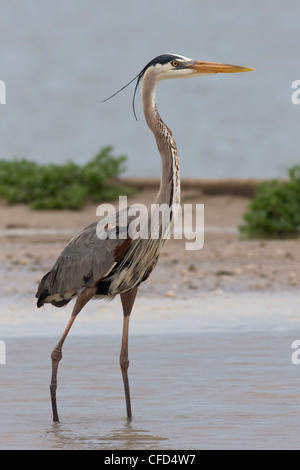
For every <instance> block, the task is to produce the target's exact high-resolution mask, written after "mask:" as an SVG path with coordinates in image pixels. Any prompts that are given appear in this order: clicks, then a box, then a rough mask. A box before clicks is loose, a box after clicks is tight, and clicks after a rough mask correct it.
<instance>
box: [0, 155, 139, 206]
mask: <svg viewBox="0 0 300 470" xmlns="http://www.w3.org/2000/svg"><path fill="white" fill-rule="evenodd" d="M125 161H126V157H125V156H124V155H120V156H117V157H115V156H113V155H112V147H105V148H104V149H102V150H101V151H100V152H99V153H98V154H97V155H96V156H95V157H94V158H93V159H92V160H90V161H89V162H88V163H86V164H85V165H77V164H76V163H74V162H72V161H69V162H67V163H64V164H62V165H59V164H54V163H51V164H48V165H40V164H38V163H36V162H33V161H30V160H26V159H13V160H0V197H1V198H2V199H5V200H6V201H7V202H8V203H9V204H18V203H26V204H29V205H30V206H31V207H32V208H33V209H73V210H77V209H80V208H82V207H83V206H84V205H85V204H86V203H87V202H88V201H89V200H90V201H93V202H95V203H100V202H101V201H104V200H109V199H115V198H116V197H118V196H119V195H120V194H122V195H130V194H132V193H133V192H134V189H133V188H128V187H126V188H125V187H123V186H122V185H120V182H119V181H118V178H119V176H120V175H121V173H123V172H124V170H125Z"/></svg>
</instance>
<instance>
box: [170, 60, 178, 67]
mask: <svg viewBox="0 0 300 470" xmlns="http://www.w3.org/2000/svg"><path fill="white" fill-rule="evenodd" d="M171 65H173V67H178V65H179V62H178V60H172V62H171Z"/></svg>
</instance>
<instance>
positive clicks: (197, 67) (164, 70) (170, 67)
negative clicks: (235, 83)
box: [104, 54, 254, 117]
mask: <svg viewBox="0 0 300 470" xmlns="http://www.w3.org/2000/svg"><path fill="white" fill-rule="evenodd" d="M250 70H254V69H252V68H249V67H241V66H240V65H230V64H221V63H218V62H202V61H199V60H193V59H188V58H187V57H184V56H181V55H177V54H162V55H159V56H157V57H155V59H153V60H151V61H150V62H149V63H148V64H147V65H146V66H145V67H144V68H143V69H142V70H141V72H140V73H139V74H138V75H137V76H136V77H134V78H133V79H132V80H131V81H130V82H129V83H127V84H126V85H124V86H123V87H122V88H121V89H120V90H118V91H117V92H116V93H114V94H113V95H111V96H110V97H109V98H107V99H106V100H104V101H107V100H109V99H110V98H112V97H113V96H115V95H116V94H117V93H119V92H120V91H122V90H124V88H126V87H127V86H128V85H130V83H132V82H133V81H135V80H136V86H135V89H134V93H133V112H134V115H135V117H136V114H135V109H134V100H135V95H136V91H137V88H138V86H139V83H140V81H141V80H142V79H143V78H144V76H145V75H146V74H147V75H148V76H149V74H151V77H152V78H153V79H154V80H155V81H156V82H158V81H160V80H166V79H169V78H188V77H197V76H201V75H212V74H215V73H236V72H249V71H250Z"/></svg>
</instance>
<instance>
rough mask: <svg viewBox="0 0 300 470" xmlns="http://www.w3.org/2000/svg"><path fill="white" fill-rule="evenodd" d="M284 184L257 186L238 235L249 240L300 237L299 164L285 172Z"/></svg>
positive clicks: (273, 183) (275, 181) (273, 182)
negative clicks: (286, 178) (286, 175)
mask: <svg viewBox="0 0 300 470" xmlns="http://www.w3.org/2000/svg"><path fill="white" fill-rule="evenodd" d="M288 176H289V179H288V180H286V181H278V180H273V181H270V182H266V183H261V184H259V185H258V188H257V192H256V195H255V197H254V198H253V200H252V201H251V203H250V205H249V208H248V211H247V213H246V214H245V215H244V220H245V222H246V224H245V225H242V226H241V227H240V232H241V234H243V235H244V236H246V237H249V238H274V237H295V236H299V235H300V165H296V166H294V167H293V168H291V169H290V170H288Z"/></svg>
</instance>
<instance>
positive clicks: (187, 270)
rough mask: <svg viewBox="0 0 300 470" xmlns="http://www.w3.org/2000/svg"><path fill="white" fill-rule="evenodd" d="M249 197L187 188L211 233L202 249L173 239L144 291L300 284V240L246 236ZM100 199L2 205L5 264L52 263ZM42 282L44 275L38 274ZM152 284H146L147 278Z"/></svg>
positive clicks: (188, 199)
mask: <svg viewBox="0 0 300 470" xmlns="http://www.w3.org/2000/svg"><path fill="white" fill-rule="evenodd" d="M155 195H156V188H151V187H150V188H147V189H145V190H142V189H140V190H139V191H138V193H137V194H136V195H135V196H134V197H132V198H129V199H128V202H129V203H130V204H131V203H134V202H139V203H144V204H146V205H147V204H149V203H151V202H153V201H155ZM249 201H250V199H249V198H247V197H244V196H236V195H233V196H232V195H207V194H203V192H202V191H201V189H200V188H199V189H197V187H196V186H195V187H193V188H190V189H189V188H186V189H183V193H182V203H183V204H196V203H198V204H204V207H205V241H204V247H203V249H201V250H198V251H194V250H192V251H187V250H185V245H184V244H185V243H186V241H187V240H170V241H169V242H168V244H167V245H166V246H165V248H164V250H163V252H162V254H161V257H160V260H159V263H158V265H157V268H156V269H155V271H154V272H153V273H152V276H151V278H150V279H149V280H148V282H147V283H145V287H144V293H145V294H147V293H150V294H153V293H154V292H157V293H160V294H162V295H164V296H170V297H177V296H178V297H180V296H181V295H182V293H183V292H184V293H185V294H190V295H192V294H193V293H196V292H199V291H200V292H207V291H211V290H219V291H232V290H234V291H239V290H241V289H242V290H245V289H246V290H252V291H253V290H266V289H267V290H268V289H270V290H280V289H285V290H286V289H292V290H295V289H298V287H299V285H300V276H299V273H300V250H299V243H300V241H299V240H271V241H266V240H258V241H252V240H251V241H244V240H240V238H239V233H238V226H239V225H240V224H241V223H242V221H243V214H244V213H245V210H246V208H247V205H248V204H249ZM96 207H97V206H96V205H92V204H90V205H88V206H86V207H85V208H84V209H83V210H81V211H78V212H72V211H32V210H30V209H29V208H28V207H27V206H23V205H17V206H8V205H6V204H5V203H3V202H2V203H1V205H0V233H1V251H0V260H1V263H2V266H3V267H5V268H7V269H9V266H14V269H15V268H16V267H17V266H18V265H20V266H27V267H28V268H29V269H35V270H37V271H40V270H41V271H43V270H44V271H47V270H48V269H49V268H50V267H51V266H52V264H53V263H54V262H55V260H56V258H57V256H58V255H59V253H60V252H61V250H62V249H63V247H64V246H65V244H66V243H67V241H68V240H69V239H70V238H71V237H72V236H73V235H74V234H75V233H77V232H78V231H79V230H80V229H81V228H83V227H84V226H86V225H88V224H90V223H91V222H93V221H94V220H97V217H96ZM37 282H38V279H37ZM146 285H147V286H146Z"/></svg>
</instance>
